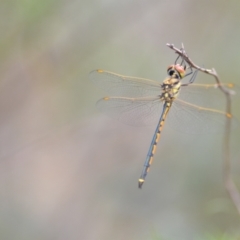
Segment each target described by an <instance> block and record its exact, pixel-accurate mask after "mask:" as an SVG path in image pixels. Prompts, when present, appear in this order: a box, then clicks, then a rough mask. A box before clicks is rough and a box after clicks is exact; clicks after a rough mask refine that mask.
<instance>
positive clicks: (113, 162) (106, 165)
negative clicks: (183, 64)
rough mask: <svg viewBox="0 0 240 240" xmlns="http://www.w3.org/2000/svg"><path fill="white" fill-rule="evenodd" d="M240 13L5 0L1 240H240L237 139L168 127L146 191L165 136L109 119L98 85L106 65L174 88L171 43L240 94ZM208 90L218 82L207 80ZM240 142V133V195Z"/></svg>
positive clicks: (197, 4) (152, 4) (232, 4)
mask: <svg viewBox="0 0 240 240" xmlns="http://www.w3.org/2000/svg"><path fill="white" fill-rule="evenodd" d="M239 8H240V2H239V1H236V0H235V1H234V0H233V1H217V0H210V1H209V0H208V1H207V0H204V1H191V0H181V1H177V0H172V1H166V0H165V1H158V0H149V1H143V0H138V1H136V0H127V1H126V0H121V1H120V0H112V1H109V0H100V1H93V0H89V1H84V0H68V1H64V0H61V1H56V0H42V1H36V0H31V1H30V0H19V1H13V0H1V1H0V12H1V14H0V18H1V21H0V29H1V38H0V61H1V64H0V74H1V82H0V86H1V87H0V149H1V151H0V213H1V214H0V238H1V239H18V240H21V239H24V240H26V239H35V240H37V239H41V240H42V239H62V240H65V239H73V240H74V239H87V240H94V239H104V240H107V239H109V240H110V239H115V240H118V239H119V240H120V239H131V240H132V239H173V240H175V239H178V240H179V239H184V240H188V239H189V240H190V239H191V240H192V239H206V238H207V236H220V237H222V236H225V237H226V236H229V238H228V237H226V238H224V239H235V237H239V235H240V216H239V215H238V214H237V211H236V209H235V207H234V205H233V204H232V202H231V200H230V199H229V197H228V194H227V193H226V191H225V188H224V184H223V174H222V172H223V171H222V169H223V154H222V139H223V138H224V134H218V135H197V136H196V135H191V134H184V133H181V132H178V131H174V130H172V129H171V128H170V127H168V126H166V128H164V131H163V135H162V137H161V141H160V143H159V145H158V149H157V153H156V156H155V161H154V163H153V165H152V167H151V171H150V173H149V175H148V177H147V180H146V182H145V184H144V185H143V189H142V190H139V189H138V188H137V181H138V178H139V176H140V173H141V171H142V166H143V163H144V160H145V157H146V154H147V151H148V147H149V144H150V142H151V138H152V135H153V132H154V130H155V126H150V127H146V128H137V127H130V126H127V125H124V124H122V123H119V122H116V121H115V120H113V119H111V118H109V117H107V116H104V115H103V114H102V113H101V112H99V111H98V110H97V109H96V107H95V103H96V101H97V100H98V99H99V98H101V97H103V96H104V95H105V94H106V93H105V92H104V91H102V90H101V89H98V88H97V87H96V86H94V85H93V83H92V82H91V81H90V80H89V78H88V74H89V72H90V71H91V70H94V69H98V68H101V69H105V70H108V71H113V72H116V73H119V74H123V75H130V76H138V77H143V78H150V79H154V80H158V81H160V82H161V81H162V80H163V79H164V78H165V77H166V68H167V66H169V65H170V64H172V63H173V62H174V61H175V59H176V55H175V54H174V52H173V51H172V50H170V49H168V48H167V47H166V43H174V44H175V46H177V47H180V46H181V43H184V46H185V48H186V51H187V52H188V54H189V55H190V57H191V58H192V59H193V61H194V62H196V63H197V64H199V65H201V66H204V67H207V68H212V67H214V68H215V69H216V70H217V72H218V74H219V76H220V77H221V80H222V81H225V82H228V81H230V82H234V83H237V84H240V67H239V62H240V45H239V43H240V29H239V26H240V16H239ZM197 81H198V82H199V83H201V82H209V83H213V82H214V80H213V79H212V78H210V77H209V76H205V75H204V74H201V73H200V74H198V77H197ZM223 98H224V96H223ZM236 99H237V98H236ZM234 103H235V105H234V108H233V112H234V114H235V115H236V117H237V118H239V115H240V111H239V100H234ZM239 141H240V135H239V134H238V133H237V132H234V134H233V135H232V143H233V144H232V150H233V155H232V164H233V169H234V171H233V177H234V180H235V181H236V183H237V185H238V187H239V188H240V177H239V176H240V164H239V152H238V149H237V148H239ZM209 239H210V238H209ZM219 239H220V238H219ZM221 239H223V238H221Z"/></svg>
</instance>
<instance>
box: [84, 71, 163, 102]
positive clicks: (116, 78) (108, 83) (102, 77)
mask: <svg viewBox="0 0 240 240" xmlns="http://www.w3.org/2000/svg"><path fill="white" fill-rule="evenodd" d="M89 78H90V79H91V80H92V82H94V83H95V84H96V85H97V86H98V87H100V88H102V89H104V90H106V91H107V92H108V93H109V94H111V95H113V96H117V97H120V96H121V97H133V98H134V97H146V96H157V95H160V94H161V84H160V83H159V82H157V81H153V80H148V79H143V78H136V77H128V76H123V75H119V74H116V73H112V72H107V71H104V70H94V71H92V72H90V74H89Z"/></svg>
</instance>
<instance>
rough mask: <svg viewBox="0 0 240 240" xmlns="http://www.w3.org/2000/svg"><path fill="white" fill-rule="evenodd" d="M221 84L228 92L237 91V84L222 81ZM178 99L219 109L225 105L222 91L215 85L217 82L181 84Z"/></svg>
mask: <svg viewBox="0 0 240 240" xmlns="http://www.w3.org/2000/svg"><path fill="white" fill-rule="evenodd" d="M222 86H223V87H224V88H226V89H227V90H229V91H230V92H232V93H233V92H236V93H237V92H238V91H239V88H238V86H236V85H234V84H232V83H223V84H222ZM178 98H179V99H181V100H183V101H186V102H189V103H193V104H196V105H199V106H202V107H208V108H214V109H215V108H217V109H220V108H221V107H222V106H225V102H226V99H225V97H224V93H223V92H222V91H221V90H220V89H219V88H218V87H217V84H194V83H193V84H189V85H188V86H184V85H183V86H182V87H181V90H180V93H179V96H178Z"/></svg>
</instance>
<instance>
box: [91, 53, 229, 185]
mask: <svg viewBox="0 0 240 240" xmlns="http://www.w3.org/2000/svg"><path fill="white" fill-rule="evenodd" d="M178 58H179V57H178ZM178 58H177V59H176V61H175V63H174V64H173V65H170V66H169V67H168V68H167V77H166V79H165V80H164V81H163V82H162V83H160V82H158V81H154V80H149V79H144V78H138V77H129V76H123V75H119V74H116V73H112V72H108V71H104V70H100V69H98V70H94V71H92V72H90V74H89V78H90V79H91V80H92V82H93V83H94V84H96V85H97V86H99V87H100V88H102V89H105V90H106V91H107V92H109V93H110V94H112V95H113V96H112V97H110V96H107V97H104V98H102V99H100V100H99V101H98V102H97V107H98V108H99V109H100V110H102V111H103V112H105V113H106V114H108V115H110V116H112V117H114V118H116V119H117V120H119V121H121V122H123V123H126V124H130V125H134V126H136V125H138V126H143V125H149V124H153V123H155V124H157V127H156V130H155V132H154V135H153V138H152V141H151V144H150V147H149V150H148V153H147V156H146V160H145V162H144V166H143V170H142V173H141V176H140V178H139V180H138V187H139V188H142V185H143V183H144V182H145V178H146V176H147V173H148V172H149V169H150V166H151V164H152V162H153V158H154V154H155V152H156V147H157V143H158V142H159V139H160V136H161V133H162V130H163V127H164V123H165V121H166V120H167V121H169V123H170V124H171V125H172V126H173V127H174V128H176V129H181V130H183V131H184V132H187V133H216V132H218V131H219V129H224V124H225V123H226V120H227V119H232V118H233V117H232V115H231V114H230V113H227V112H225V111H222V110H219V109H215V108H211V107H209V104H210V103H211V102H214V101H215V102H217V101H218V100H217V98H216V97H217V96H218V95H219V92H220V90H219V89H218V86H217V85H216V84H196V83H195V78H196V74H197V71H194V72H193V71H192V68H191V67H190V66H186V64H185V62H184V60H182V61H181V63H178V62H177V61H178ZM190 75H191V78H190V79H189V80H188V81H187V82H184V81H183V79H184V78H186V77H187V76H190ZM222 87H226V88H228V89H233V88H234V84H232V83H224V84H222ZM216 93H217V94H216ZM221 97H223V96H222V95H221Z"/></svg>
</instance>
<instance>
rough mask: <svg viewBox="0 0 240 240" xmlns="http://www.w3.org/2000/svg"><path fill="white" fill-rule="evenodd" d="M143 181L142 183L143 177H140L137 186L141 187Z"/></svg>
mask: <svg viewBox="0 0 240 240" xmlns="http://www.w3.org/2000/svg"><path fill="white" fill-rule="evenodd" d="M143 183H144V179H142V178H140V179H139V180H138V188H142V185H143Z"/></svg>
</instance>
